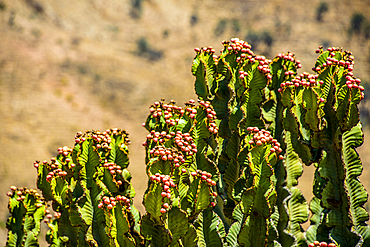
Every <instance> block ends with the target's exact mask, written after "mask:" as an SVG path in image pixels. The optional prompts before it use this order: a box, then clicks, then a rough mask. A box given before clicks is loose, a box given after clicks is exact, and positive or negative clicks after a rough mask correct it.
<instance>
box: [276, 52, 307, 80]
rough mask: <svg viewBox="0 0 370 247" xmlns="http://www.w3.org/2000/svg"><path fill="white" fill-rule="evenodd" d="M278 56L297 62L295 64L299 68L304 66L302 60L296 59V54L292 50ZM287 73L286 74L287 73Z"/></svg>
mask: <svg viewBox="0 0 370 247" xmlns="http://www.w3.org/2000/svg"><path fill="white" fill-rule="evenodd" d="M277 57H278V58H282V59H284V60H286V61H291V62H294V63H295V65H296V66H297V68H302V64H301V61H299V60H296V59H295V55H294V54H293V53H290V52H288V53H279V54H278V55H277ZM286 72H288V71H286ZM286 72H285V73H286ZM289 72H293V71H289ZM285 75H286V74H285Z"/></svg>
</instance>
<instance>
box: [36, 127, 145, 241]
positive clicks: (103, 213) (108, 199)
mask: <svg viewBox="0 0 370 247" xmlns="http://www.w3.org/2000/svg"><path fill="white" fill-rule="evenodd" d="M129 143H130V141H129V139H128V134H127V133H126V131H124V130H120V129H108V130H106V131H104V132H100V131H87V132H86V133H82V132H79V133H77V135H76V136H75V146H74V148H68V147H63V148H59V149H58V152H59V155H58V156H57V157H55V158H52V159H51V162H50V163H49V162H47V161H44V162H35V164H34V166H35V168H37V171H38V180H37V185H38V188H39V189H40V190H42V193H43V195H44V197H45V199H46V200H47V201H51V202H52V207H53V210H54V211H55V212H56V215H55V219H54V220H51V219H50V220H49V222H48V225H49V228H50V230H49V232H48V234H47V241H48V242H49V244H50V246H70V245H77V246H88V245H89V244H97V245H99V246H100V245H105V246H115V245H116V244H117V245H119V246H137V245H140V244H141V242H142V237H141V236H140V235H139V231H140V229H139V227H138V225H137V224H138V221H139V218H140V216H139V213H138V211H137V210H136V209H135V207H134V206H133V205H132V198H133V197H134V195H135V191H134V190H133V188H132V186H131V183H130V180H131V175H130V173H129V172H128V170H127V166H128V164H129V158H128V147H127V146H128V144H129ZM118 232H119V234H118Z"/></svg>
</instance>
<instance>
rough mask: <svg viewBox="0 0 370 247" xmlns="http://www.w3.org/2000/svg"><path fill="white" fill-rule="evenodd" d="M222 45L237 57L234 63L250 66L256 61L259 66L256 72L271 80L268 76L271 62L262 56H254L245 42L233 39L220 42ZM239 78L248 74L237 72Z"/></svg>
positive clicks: (269, 75) (270, 76)
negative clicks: (246, 63) (248, 64)
mask: <svg viewBox="0 0 370 247" xmlns="http://www.w3.org/2000/svg"><path fill="white" fill-rule="evenodd" d="M222 44H223V45H224V47H225V50H227V51H228V52H229V53H231V54H232V53H234V54H236V55H237V58H236V62H237V63H241V64H244V62H246V61H247V62H248V63H250V64H254V63H255V62H256V61H258V63H259V66H258V70H259V71H260V72H261V73H263V74H264V75H265V76H266V77H267V79H269V80H270V79H271V78H272V75H271V74H270V63H271V60H268V59H266V58H265V57H264V56H255V55H254V53H253V51H252V50H251V45H250V44H248V43H247V42H245V41H244V40H239V39H238V38H233V39H231V40H230V42H228V41H222ZM221 52H222V51H221ZM239 73H240V74H239V78H240V79H244V78H245V76H247V75H248V74H244V72H243V74H242V73H241V72H239Z"/></svg>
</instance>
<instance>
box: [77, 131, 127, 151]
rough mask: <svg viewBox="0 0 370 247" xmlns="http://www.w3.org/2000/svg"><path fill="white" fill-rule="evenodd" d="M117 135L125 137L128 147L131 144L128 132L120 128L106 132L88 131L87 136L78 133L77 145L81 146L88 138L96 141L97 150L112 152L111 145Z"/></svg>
mask: <svg viewBox="0 0 370 247" xmlns="http://www.w3.org/2000/svg"><path fill="white" fill-rule="evenodd" d="M115 135H121V136H123V140H124V143H125V144H127V145H129V144H131V142H130V140H129V139H128V134H127V132H126V131H125V130H121V129H118V128H112V129H107V130H106V131H104V132H100V131H94V130H93V131H86V133H85V134H83V133H82V132H78V133H77V134H76V136H75V143H76V144H81V143H82V142H84V141H86V140H87V139H88V138H92V139H93V140H94V143H95V144H96V148H97V149H101V148H104V149H105V150H110V149H111V147H110V145H109V144H110V143H111V142H112V136H115Z"/></svg>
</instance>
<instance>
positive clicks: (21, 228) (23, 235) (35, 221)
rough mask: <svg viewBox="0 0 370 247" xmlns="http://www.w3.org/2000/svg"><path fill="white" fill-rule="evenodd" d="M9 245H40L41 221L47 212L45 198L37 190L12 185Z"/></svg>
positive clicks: (9, 246)
mask: <svg viewBox="0 0 370 247" xmlns="http://www.w3.org/2000/svg"><path fill="white" fill-rule="evenodd" d="M10 189H11V191H9V192H8V193H7V196H8V197H9V205H8V208H9V213H10V217H9V219H8V221H7V222H6V228H7V229H8V239H7V241H6V245H5V246H7V247H21V246H39V242H38V235H39V234H40V229H41V221H42V220H43V219H44V216H45V214H46V204H45V201H44V199H43V198H42V196H41V195H39V193H38V192H37V191H36V190H33V189H27V188H17V187H15V186H11V188H10Z"/></svg>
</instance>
